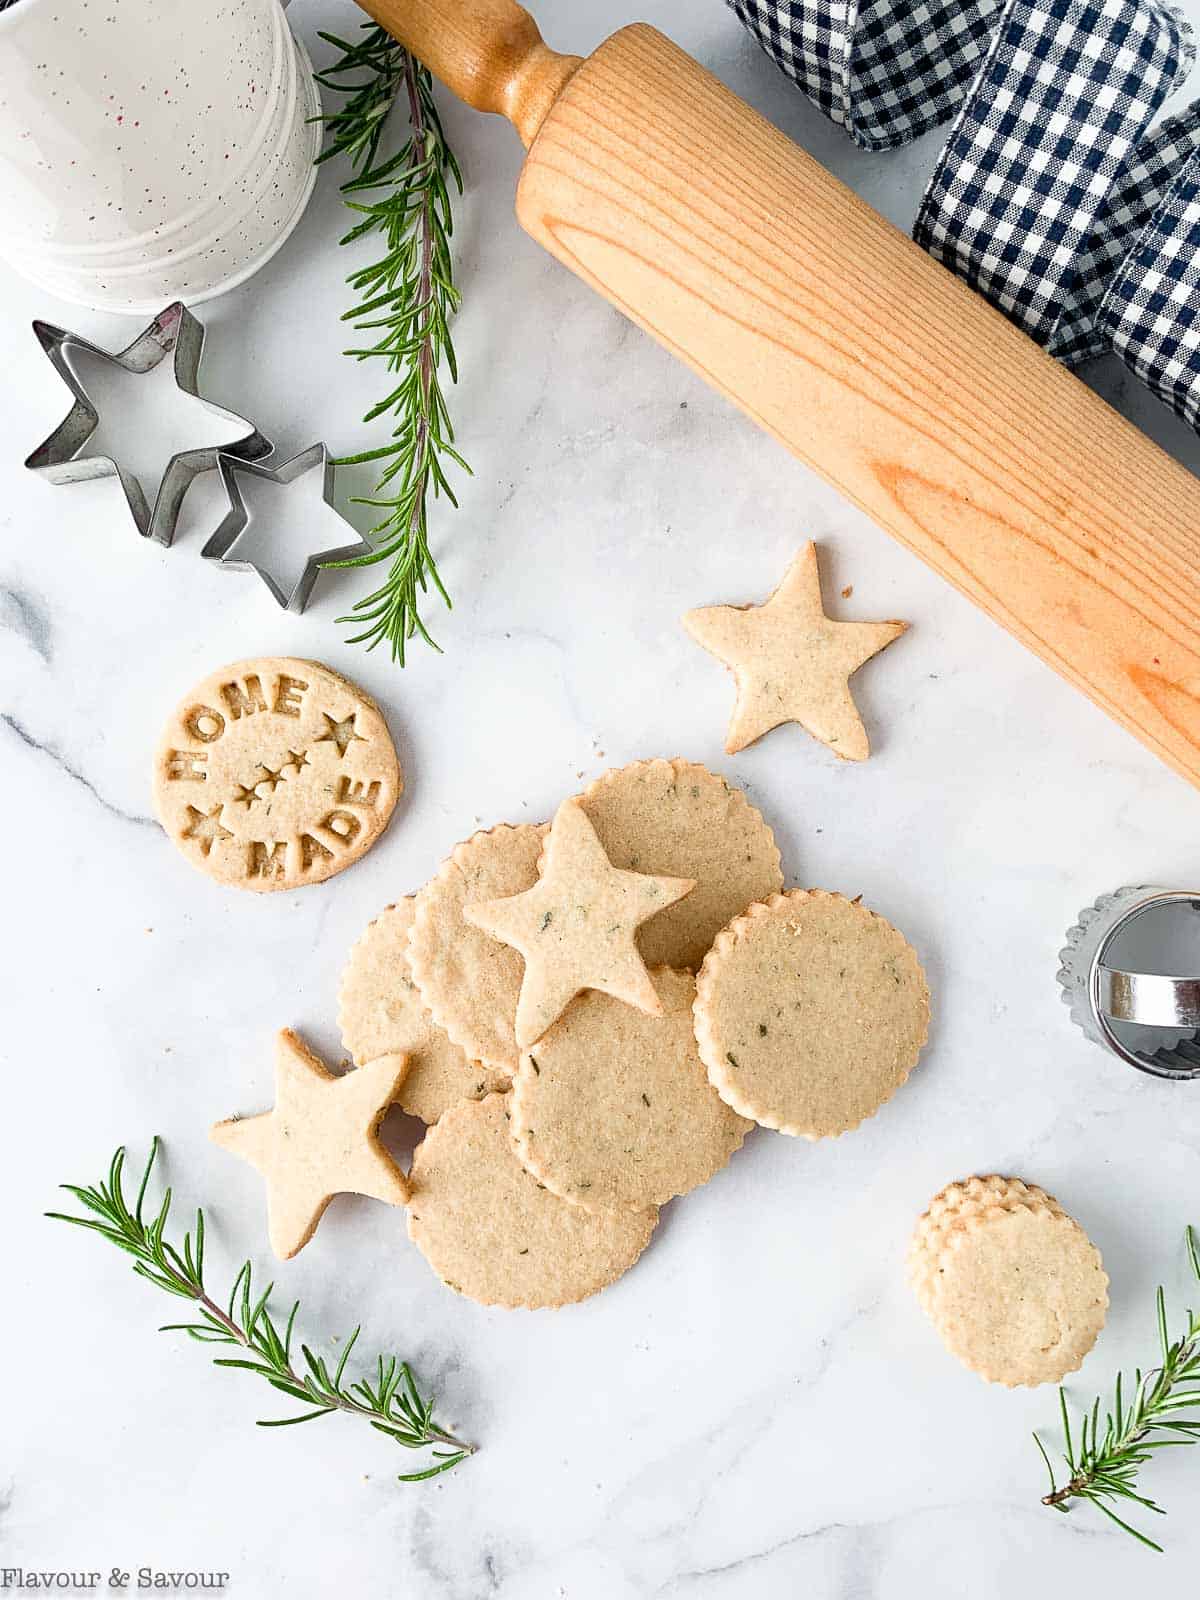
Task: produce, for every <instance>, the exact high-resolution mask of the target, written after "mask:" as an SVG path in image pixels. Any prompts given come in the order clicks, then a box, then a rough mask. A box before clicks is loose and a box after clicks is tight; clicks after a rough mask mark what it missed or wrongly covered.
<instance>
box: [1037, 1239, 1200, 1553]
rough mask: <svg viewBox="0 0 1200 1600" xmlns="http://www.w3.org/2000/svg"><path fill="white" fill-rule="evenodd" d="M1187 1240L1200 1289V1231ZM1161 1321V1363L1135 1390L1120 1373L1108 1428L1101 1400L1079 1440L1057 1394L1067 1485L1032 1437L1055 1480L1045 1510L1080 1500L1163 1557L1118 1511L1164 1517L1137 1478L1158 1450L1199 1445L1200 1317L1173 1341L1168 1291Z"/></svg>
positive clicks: (1083, 1420) (1137, 1379)
mask: <svg viewBox="0 0 1200 1600" xmlns="http://www.w3.org/2000/svg"><path fill="white" fill-rule="evenodd" d="M1186 1238H1187V1251H1188V1261H1189V1262H1190V1264H1191V1268H1192V1273H1193V1275H1194V1276H1195V1278H1196V1281H1197V1283H1200V1240H1198V1238H1197V1235H1196V1231H1195V1229H1193V1228H1188V1230H1187V1234H1186ZM1155 1315H1156V1322H1157V1330H1158V1343H1159V1348H1158V1365H1157V1366H1155V1367H1152V1368H1151V1369H1150V1370H1149V1371H1148V1372H1142V1370H1141V1369H1140V1368H1138V1369H1137V1371H1135V1373H1134V1375H1133V1383H1132V1385H1127V1384H1126V1383H1125V1380H1124V1378H1123V1377H1122V1375H1121V1374H1120V1373H1118V1374H1117V1380H1116V1384H1115V1386H1114V1390H1113V1403H1112V1407H1111V1409H1109V1410H1108V1411H1107V1412H1106V1413H1105V1416H1104V1421H1103V1423H1101V1416H1100V1410H1101V1402H1100V1400H1099V1399H1098V1398H1097V1399H1096V1400H1095V1401H1094V1402H1093V1405H1092V1407H1091V1410H1090V1411H1087V1410H1085V1411H1084V1412H1083V1414H1082V1416H1081V1417H1080V1419H1079V1423H1078V1426H1077V1428H1076V1429H1075V1434H1074V1436H1072V1430H1071V1418H1070V1413H1069V1412H1068V1410H1067V1397H1066V1392H1065V1390H1062V1389H1060V1390H1059V1391H1058V1397H1059V1409H1060V1412H1061V1415H1062V1426H1063V1439H1064V1449H1063V1460H1064V1462H1065V1463H1066V1468H1067V1480H1066V1482H1065V1483H1063V1485H1062V1486H1061V1487H1059V1485H1058V1483H1057V1481H1056V1479H1055V1476H1054V1467H1053V1464H1052V1463H1051V1460H1050V1457H1049V1455H1048V1454H1047V1452H1046V1448H1045V1446H1044V1445H1043V1444H1042V1441H1041V1440H1040V1439H1039V1438H1038V1436H1037V1434H1036V1433H1035V1434H1034V1436H1033V1438H1034V1443H1035V1444H1036V1445H1037V1447H1038V1450H1039V1451H1040V1452H1041V1456H1042V1460H1043V1461H1044V1462H1045V1464H1046V1471H1047V1472H1048V1473H1049V1476H1050V1492H1049V1494H1046V1495H1043V1497H1042V1504H1043V1505H1044V1506H1051V1507H1053V1509H1054V1510H1055V1511H1068V1510H1069V1509H1070V1507H1071V1503H1072V1502H1073V1501H1076V1500H1082V1501H1086V1502H1089V1503H1090V1504H1092V1505H1094V1506H1095V1507H1096V1509H1097V1510H1098V1511H1102V1512H1103V1513H1104V1515H1105V1516H1106V1517H1108V1518H1109V1519H1110V1520H1111V1521H1113V1522H1115V1523H1116V1525H1117V1527H1118V1528H1122V1529H1123V1530H1124V1531H1125V1532H1126V1533H1128V1534H1131V1535H1132V1536H1133V1538H1135V1539H1136V1540H1138V1542H1139V1543H1140V1544H1144V1545H1146V1546H1147V1547H1148V1548H1149V1549H1151V1550H1157V1551H1159V1553H1160V1554H1161V1552H1162V1546H1161V1545H1160V1544H1156V1543H1155V1542H1154V1540H1153V1539H1151V1538H1150V1537H1149V1535H1148V1534H1145V1533H1142V1532H1140V1530H1139V1529H1137V1528H1135V1527H1133V1525H1132V1524H1131V1523H1129V1522H1126V1521H1125V1519H1124V1517H1122V1516H1119V1515H1118V1513H1117V1512H1116V1511H1115V1510H1114V1509H1113V1508H1114V1505H1120V1506H1121V1508H1122V1509H1123V1510H1124V1509H1126V1507H1127V1506H1136V1507H1138V1508H1140V1509H1141V1510H1142V1511H1152V1512H1154V1513H1155V1514H1156V1515H1157V1516H1164V1515H1165V1512H1164V1511H1163V1508H1162V1506H1160V1505H1157V1504H1155V1502H1154V1501H1153V1500H1151V1499H1150V1498H1148V1496H1146V1495H1144V1494H1142V1493H1141V1492H1140V1490H1139V1489H1138V1487H1137V1484H1138V1472H1139V1470H1140V1469H1141V1468H1142V1467H1144V1466H1145V1465H1146V1464H1147V1463H1148V1462H1149V1461H1151V1460H1152V1459H1153V1458H1154V1455H1155V1453H1156V1452H1160V1451H1162V1450H1166V1449H1169V1448H1170V1447H1171V1446H1172V1445H1181V1444H1196V1443H1197V1442H1200V1315H1198V1314H1197V1313H1196V1312H1194V1311H1188V1312H1187V1313H1186V1317H1187V1321H1186V1324H1185V1326H1184V1330H1183V1332H1182V1334H1181V1335H1180V1337H1179V1338H1178V1339H1174V1340H1173V1339H1172V1338H1171V1336H1170V1330H1169V1327H1168V1324H1167V1301H1166V1296H1165V1295H1164V1293H1163V1291H1162V1289H1161V1288H1160V1289H1159V1291H1158V1294H1157V1297H1156V1300H1155Z"/></svg>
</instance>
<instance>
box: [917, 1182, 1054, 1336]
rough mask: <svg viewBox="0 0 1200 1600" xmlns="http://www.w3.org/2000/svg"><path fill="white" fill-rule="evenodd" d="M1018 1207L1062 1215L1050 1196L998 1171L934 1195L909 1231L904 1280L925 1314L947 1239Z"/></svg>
mask: <svg viewBox="0 0 1200 1600" xmlns="http://www.w3.org/2000/svg"><path fill="white" fill-rule="evenodd" d="M1021 1208H1024V1209H1026V1210H1029V1211H1048V1212H1050V1213H1051V1214H1053V1215H1055V1216H1060V1217H1061V1216H1065V1215H1066V1213H1065V1212H1064V1211H1063V1209H1062V1207H1061V1206H1060V1205H1059V1203H1058V1201H1057V1200H1056V1199H1055V1198H1054V1196H1053V1195H1050V1194H1047V1193H1046V1191H1045V1190H1044V1189H1041V1188H1039V1187H1038V1185H1037V1184H1035V1183H1025V1182H1023V1181H1022V1179H1020V1178H1005V1177H1001V1176H1000V1175H999V1174H998V1173H993V1174H991V1175H990V1176H989V1177H986V1178H978V1177H976V1178H967V1179H966V1180H964V1181H963V1182H961V1183H951V1184H948V1185H947V1186H946V1188H944V1189H943V1190H942V1191H941V1193H940V1194H937V1195H935V1196H934V1198H933V1199H932V1200H931V1201H930V1202H929V1208H928V1210H927V1211H926V1212H925V1215H924V1216H923V1217H921V1218H919V1219H918V1221H917V1224H916V1226H915V1227H914V1229H913V1234H912V1240H911V1242H910V1244H909V1250H908V1276H909V1282H910V1283H911V1285H912V1288H913V1292H914V1294H915V1295H916V1296H917V1299H918V1300H919V1301H920V1302H921V1304H922V1306H924V1307H925V1309H926V1311H928V1310H929V1307H930V1301H931V1298H932V1295H933V1290H934V1287H935V1285H936V1282H937V1276H938V1268H939V1263H940V1261H941V1257H942V1252H943V1251H944V1250H945V1248H946V1246H947V1243H948V1241H949V1240H950V1238H951V1236H952V1235H953V1234H955V1233H958V1232H961V1231H962V1230H963V1229H965V1228H967V1227H970V1226H972V1225H973V1223H974V1222H975V1221H976V1219H978V1218H980V1217H983V1216H986V1215H988V1214H990V1213H991V1212H993V1211H1016V1210H1018V1209H1021Z"/></svg>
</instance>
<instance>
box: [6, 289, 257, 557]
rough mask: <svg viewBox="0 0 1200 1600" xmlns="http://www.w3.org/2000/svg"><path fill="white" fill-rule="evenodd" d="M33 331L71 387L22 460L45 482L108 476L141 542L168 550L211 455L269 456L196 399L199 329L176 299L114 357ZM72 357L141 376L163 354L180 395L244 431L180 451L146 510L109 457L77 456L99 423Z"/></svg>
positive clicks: (50, 330) (59, 332)
mask: <svg viewBox="0 0 1200 1600" xmlns="http://www.w3.org/2000/svg"><path fill="white" fill-rule="evenodd" d="M33 331H34V334H35V336H36V337H37V340H38V343H39V344H40V345H41V347H42V349H43V350H44V351H45V352H46V354H47V356H48V357H49V358H50V361H51V363H52V364H53V366H54V369H55V371H56V372H57V373H58V375H59V377H60V378H61V379H62V380H63V382H64V383H65V384H66V386H67V388H68V389H70V391H71V393H72V395H73V396H74V399H75V403H74V405H73V406H72V407H71V410H70V411H69V413H68V414H67V416H66V418H65V419H64V421H62V422H60V423H59V425H58V427H57V428H55V429H54V431H53V433H51V434H50V436H49V437H48V438H47V439H45V440H44V441H43V442H42V443H41V444H40V445H38V447H37V449H36V450H34V451H33V453H32V454H31V455H30V456H28V457H27V458H26V461H25V465H26V466H27V467H28V468H29V469H30V470H31V471H33V472H40V473H41V474H42V475H43V477H46V478H49V480H50V482H51V483H59V484H61V483H81V482H83V481H84V480H86V479H89V478H111V477H113V476H116V477H117V478H119V479H120V481H121V488H122V489H123V490H124V492H125V499H126V500H127V501H128V503H129V509H130V512H131V513H132V515H133V520H134V522H135V523H136V524H137V530H138V532H139V533H140V534H141V535H142V537H143V538H147V539H153V540H154V541H155V542H156V543H157V544H162V545H169V544H170V543H171V541H172V540H173V539H174V537H175V527H176V524H177V523H178V520H179V510H180V507H181V506H182V504H183V497H184V495H185V494H186V493H187V491H188V487H189V485H190V484H191V482H192V479H193V478H195V477H196V476H197V474H198V473H201V472H208V471H210V470H211V469H212V468H213V467H215V466H216V464H217V457H218V455H220V454H222V453H225V454H230V455H234V456H237V457H239V458H240V459H242V460H246V461H252V460H256V459H257V458H258V457H260V456H265V455H269V454H270V452H271V448H272V447H271V442H270V440H269V439H267V438H266V437H265V436H264V435H263V434H261V433H260V432H259V431H258V429H257V428H256V427H255V426H254V424H253V423H252V422H248V421H247V420H246V418H245V417H239V416H238V415H237V414H236V413H235V412H232V411H226V410H225V409H224V407H222V406H218V405H214V404H213V402H212V401H211V400H206V399H205V398H204V396H203V395H202V394H201V393H200V388H199V382H200V357H201V355H202V354H203V351H204V327H203V324H202V323H200V322H199V321H198V320H197V318H196V317H194V316H193V315H192V313H191V312H190V311H189V310H188V309H187V307H186V306H185V305H184V304H183V303H182V301H178V300H177V301H175V302H174V303H173V304H172V305H169V306H168V307H167V308H166V310H165V311H160V312H159V314H158V316H157V317H155V319H154V321H153V322H152V323H151V324H150V326H149V327H148V328H145V329H144V330H143V331H142V332H141V333H139V334H138V336H137V338H136V339H135V340H134V341H133V343H132V344H129V345H126V347H125V348H124V349H123V350H118V351H116V352H115V353H114V352H113V351H111V350H102V349H100V347H99V346H98V345H94V344H92V343H91V341H90V340H88V339H84V338H81V337H80V335H79V334H77V333H71V332H70V331H69V330H68V329H66V328H56V327H54V326H53V325H52V324H51V323H48V322H35V323H34V324H33ZM72 351H77V352H80V353H84V354H87V355H90V356H95V357H97V358H98V359H99V360H101V361H107V362H109V363H111V364H112V365H113V366H117V367H120V368H121V370H122V371H124V372H128V373H132V374H134V375H137V376H140V375H142V374H144V373H147V372H150V371H152V370H153V369H154V368H155V367H157V366H158V364H159V363H160V362H161V361H163V360H165V359H166V357H167V356H173V357H174V369H175V382H176V384H177V385H178V386H179V388H180V389H182V390H183V391H184V393H185V394H190V395H192V396H194V398H195V399H197V400H199V401H200V403H201V404H202V405H203V406H204V407H205V408H206V409H207V410H208V411H211V412H212V414H213V415H214V416H216V417H220V418H222V419H224V420H226V421H228V422H230V423H231V424H233V425H234V426H236V427H237V428H241V429H244V430H245V431H244V433H243V434H242V435H241V436H240V437H234V438H233V439H230V440H229V441H228V442H225V443H222V444H219V445H206V446H204V447H202V448H200V449H196V450H180V451H178V452H177V453H176V454H175V455H173V456H172V457H171V458H170V460H169V461H168V462H167V465H166V469H165V470H164V472H163V475H162V481H161V482H160V484H159V488H158V494H157V495H156V497H155V501H154V505H153V507H151V506H150V505H149V504H148V502H147V500H146V496H145V493H144V491H143V489H142V486H141V484H140V483H139V482H138V480H137V478H136V477H134V475H133V474H132V473H131V472H128V471H127V470H126V469H125V468H124V467H123V466H122V465H121V463H120V462H119V461H117V460H116V459H114V458H113V457H112V456H86V455H81V454H80V452H81V451H82V450H83V448H84V446H85V445H86V444H87V442H88V440H89V439H90V438H91V437H92V435H93V434H94V433H95V431H96V429H97V427H98V426H99V424H100V414H99V412H98V411H97V410H96V407H95V406H94V405H93V404H92V402H91V401H90V400H89V398H88V395H87V391H86V389H85V388H84V387H83V385H82V383H81V382H80V381H79V379H78V378H77V377H76V375H75V373H74V371H73V370H72V367H71V363H70V353H71V352H72Z"/></svg>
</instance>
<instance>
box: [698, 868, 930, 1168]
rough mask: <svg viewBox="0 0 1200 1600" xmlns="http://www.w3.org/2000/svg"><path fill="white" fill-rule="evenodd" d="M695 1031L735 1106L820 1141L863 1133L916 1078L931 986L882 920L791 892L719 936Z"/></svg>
mask: <svg viewBox="0 0 1200 1600" xmlns="http://www.w3.org/2000/svg"><path fill="white" fill-rule="evenodd" d="M695 1022H696V1041H697V1044H698V1046H699V1049H700V1055H701V1058H702V1060H703V1061H704V1064H705V1066H706V1067H707V1068H708V1076H709V1079H710V1081H711V1082H712V1085H713V1087H714V1088H715V1089H716V1091H717V1093H718V1094H719V1095H720V1096H721V1098H722V1099H723V1100H724V1101H725V1102H726V1103H727V1104H728V1105H731V1106H732V1107H733V1109H734V1110H735V1111H737V1112H738V1113H739V1114H740V1115H741V1116H743V1117H751V1118H753V1119H754V1121H755V1122H760V1123H762V1125H763V1126H764V1127H766V1128H778V1129H779V1130H780V1132H782V1133H789V1134H794V1135H800V1136H802V1137H804V1138H807V1139H821V1138H827V1137H831V1136H836V1135H837V1134H840V1133H846V1132H848V1131H849V1130H850V1129H851V1128H856V1127H857V1126H858V1125H859V1123H860V1122H862V1121H863V1120H864V1118H866V1117H869V1116H871V1115H873V1114H874V1112H876V1111H877V1110H878V1109H879V1107H880V1106H881V1105H883V1103H884V1102H885V1101H886V1100H889V1099H890V1098H891V1097H892V1095H893V1094H895V1092H896V1090H897V1089H898V1088H899V1087H900V1086H901V1084H903V1083H904V1082H905V1080H906V1079H907V1078H908V1075H909V1073H910V1072H911V1071H912V1069H913V1067H914V1066H915V1065H916V1062H917V1058H918V1056H919V1055H920V1052H921V1049H922V1047H923V1046H924V1044H925V1038H926V1035H927V1033H928V1029H929V988H928V985H927V984H926V981H925V974H924V973H923V972H922V970H921V965H920V963H919V961H918V960H917V957H916V954H915V952H914V951H913V950H912V949H911V947H910V946H909V945H908V943H907V942H906V941H905V939H904V937H903V936H902V935H901V934H900V933H899V932H898V931H897V930H896V929H895V928H893V927H892V925H891V924H890V923H889V922H886V921H885V920H884V918H883V917H881V916H878V915H877V914H876V913H875V912H873V911H869V910H868V909H867V907H866V906H863V905H860V904H859V903H858V902H857V901H852V900H847V899H846V898H845V897H844V896H843V895H840V894H832V893H830V892H828V891H826V890H823V889H790V890H788V891H787V893H785V894H777V895H773V896H772V897H771V899H769V900H767V901H766V902H765V903H763V904H761V905H753V906H751V907H750V908H749V910H748V911H747V912H746V913H745V914H744V915H743V916H740V917H736V918H735V919H734V921H733V922H731V923H730V924H729V926H728V928H726V929H724V930H723V932H721V933H720V934H718V935H717V939H716V942H715V943H714V945H713V947H712V949H711V950H710V951H709V953H708V955H707V956H706V957H705V961H704V965H703V966H702V967H701V969H700V974H699V977H698V978H697V980H696V1006H695ZM764 1022H765V1023H766V1025H767V1031H766V1033H763V1032H762V1031H761V1028H762V1024H763V1023H764Z"/></svg>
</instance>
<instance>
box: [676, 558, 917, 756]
mask: <svg viewBox="0 0 1200 1600" xmlns="http://www.w3.org/2000/svg"><path fill="white" fill-rule="evenodd" d="M683 625H684V627H685V628H686V629H687V631H688V633H690V634H691V636H692V638H693V639H694V640H695V641H696V643H697V644H698V645H701V646H703V648H704V649H705V650H707V651H708V652H709V654H710V655H714V656H716V658H717V660H718V661H723V662H724V663H725V665H726V666H727V667H728V668H729V670H730V671H731V672H732V673H733V677H734V682H735V683H736V685H737V701H736V703H735V705H734V708H733V716H732V717H731V719H730V722H729V732H728V735H727V738H726V741H725V748H726V750H727V751H728V752H729V754H730V755H735V754H736V753H737V752H738V751H739V750H744V749H745V748H746V746H747V745H748V744H753V743H754V742H755V740H757V739H761V738H762V736H763V734H764V733H770V732H771V730H772V728H778V727H779V725H780V724H781V723H784V722H798V723H799V724H800V726H801V727H802V728H803V729H804V730H805V731H806V732H807V733H810V734H811V735H812V736H813V738H814V739H819V740H820V742H821V743H822V744H824V745H828V746H829V748H830V749H831V750H832V751H833V753H834V754H835V755H836V756H840V757H841V759H842V760H843V761H865V760H866V759H867V757H868V756H869V755H870V753H871V747H870V743H869V741H868V739H867V730H866V729H865V728H864V727H863V720H862V718H861V717H860V716H859V714H858V707H857V706H856V705H855V703H854V697H853V695H852V694H851V693H850V679H851V677H852V676H853V674H854V673H856V672H857V671H858V669H859V667H861V666H863V665H864V664H865V663H866V662H868V661H869V660H870V659H871V657H872V656H875V655H878V654H879V652H880V651H881V650H882V649H884V647H885V646H886V645H889V644H891V643H892V642H893V641H894V640H896V639H898V638H899V637H900V635H901V634H902V633H904V632H905V631H906V630H907V628H908V623H907V622H835V621H834V620H833V618H832V617H827V616H826V615H825V608H824V606H823V604H822V602H821V576H820V572H819V570H818V567H817V547H816V545H815V544H807V545H805V547H804V549H803V550H802V551H801V552H800V554H799V555H798V556H797V557H796V559H795V561H793V563H792V565H791V566H790V567H789V568H788V570H787V572H785V573H784V576H783V581H782V583H780V585H779V587H778V588H777V589H776V590H775V592H774V594H772V595H771V596H770V597H769V599H767V600H766V601H764V602H763V604H762V605H760V606H702V607H701V608H700V609H699V610H697V611H689V612H688V613H687V614H686V616H685V617H684V618H683Z"/></svg>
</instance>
